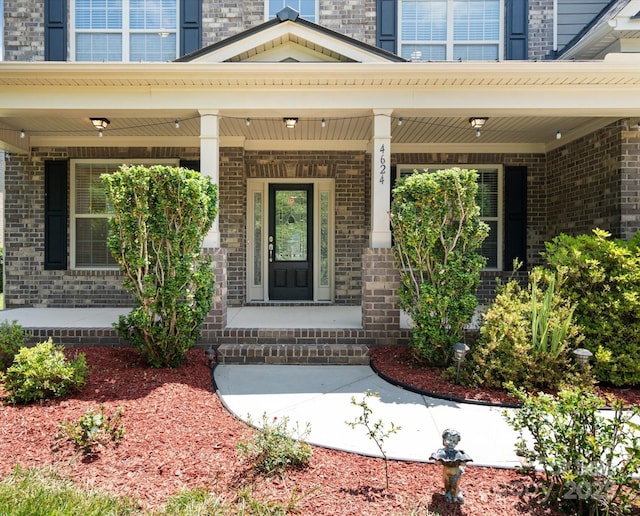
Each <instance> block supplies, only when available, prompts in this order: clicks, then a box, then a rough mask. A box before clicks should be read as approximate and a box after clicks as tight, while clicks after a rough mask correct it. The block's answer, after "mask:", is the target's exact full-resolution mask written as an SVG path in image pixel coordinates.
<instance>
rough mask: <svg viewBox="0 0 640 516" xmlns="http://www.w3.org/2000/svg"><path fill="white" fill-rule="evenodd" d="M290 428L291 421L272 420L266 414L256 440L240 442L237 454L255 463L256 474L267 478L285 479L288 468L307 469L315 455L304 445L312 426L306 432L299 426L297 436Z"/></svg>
mask: <svg viewBox="0 0 640 516" xmlns="http://www.w3.org/2000/svg"><path fill="white" fill-rule="evenodd" d="M288 426H289V418H288V417H286V416H285V417H283V418H280V419H278V418H276V417H274V418H273V419H269V418H268V416H267V414H266V413H265V414H263V415H262V426H261V427H260V428H258V429H256V430H255V431H254V434H253V439H252V440H251V441H241V442H239V443H238V445H237V448H238V451H239V452H240V454H241V455H242V456H244V457H246V458H248V459H249V461H251V462H252V464H253V467H254V469H255V470H256V471H258V472H260V473H264V474H265V475H267V476H273V475H275V474H279V475H280V476H283V475H284V473H285V471H286V470H287V468H304V467H306V466H307V465H308V464H309V460H311V454H312V450H311V446H309V444H308V443H307V442H305V439H306V438H307V437H308V436H309V433H310V432H311V428H310V425H309V424H307V426H306V428H305V430H304V431H303V432H301V431H300V430H299V428H298V427H297V426H296V431H295V435H294V432H293V431H292V430H289V428H288Z"/></svg>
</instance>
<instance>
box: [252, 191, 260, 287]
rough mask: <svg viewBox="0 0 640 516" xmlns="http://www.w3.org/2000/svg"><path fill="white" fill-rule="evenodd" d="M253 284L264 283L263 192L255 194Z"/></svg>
mask: <svg viewBox="0 0 640 516" xmlns="http://www.w3.org/2000/svg"><path fill="white" fill-rule="evenodd" d="M253 284H254V285H262V192H254V194H253Z"/></svg>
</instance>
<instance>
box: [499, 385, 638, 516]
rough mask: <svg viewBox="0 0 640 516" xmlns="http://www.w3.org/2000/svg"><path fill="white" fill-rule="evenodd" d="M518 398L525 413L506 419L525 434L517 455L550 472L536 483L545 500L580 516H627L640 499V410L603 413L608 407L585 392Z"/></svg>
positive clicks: (615, 406)
mask: <svg viewBox="0 0 640 516" xmlns="http://www.w3.org/2000/svg"><path fill="white" fill-rule="evenodd" d="M515 394H516V395H517V396H518V398H519V399H520V401H521V402H522V408H521V409H519V410H516V411H513V412H505V418H506V419H507V422H508V423H509V425H511V426H512V427H513V428H514V429H515V430H516V431H518V432H519V433H520V438H519V440H518V442H517V444H516V450H517V452H518V453H519V454H520V455H524V457H525V458H526V459H527V460H528V461H529V462H530V463H531V464H536V463H537V464H539V465H540V466H541V467H542V468H543V470H544V475H545V476H544V478H543V479H541V477H535V478H537V479H538V481H539V482H542V492H543V494H544V495H545V496H544V498H545V499H546V500H547V501H549V502H550V503H551V504H552V505H554V506H555V507H558V508H560V509H563V510H564V511H566V512H568V513H570V514H574V515H583V514H584V515H587V514H588V515H593V514H598V511H599V510H601V511H602V514H627V513H628V510H629V509H630V508H631V506H632V504H633V503H634V501H635V502H637V499H638V493H640V481H639V480H638V479H637V478H634V475H635V473H636V472H637V471H638V470H639V468H640V426H639V425H638V424H637V423H636V422H634V421H632V418H635V419H636V421H637V418H638V417H640V408H639V407H634V408H632V409H626V410H625V409H624V406H623V403H622V402H621V401H620V400H614V399H610V400H609V403H610V404H611V407H612V410H611V411H610V412H609V413H607V414H603V413H599V412H598V410H599V409H601V408H602V407H603V406H604V403H605V402H604V401H603V400H602V399H601V398H599V397H598V396H595V395H594V394H593V393H591V392H589V391H586V390H583V389H570V390H563V391H560V392H559V393H558V395H557V396H551V395H549V394H543V393H538V394H536V395H528V394H525V393H524V392H523V391H516V392H515ZM526 433H528V434H529V435H530V436H531V439H532V440H528V439H526V438H525V434H526Z"/></svg>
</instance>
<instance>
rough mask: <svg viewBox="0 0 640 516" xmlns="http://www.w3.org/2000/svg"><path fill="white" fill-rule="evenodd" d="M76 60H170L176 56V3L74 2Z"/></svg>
mask: <svg viewBox="0 0 640 516" xmlns="http://www.w3.org/2000/svg"><path fill="white" fill-rule="evenodd" d="M72 6H73V7H72V9H73V12H72V15H71V19H72V24H73V29H72V37H71V44H72V55H73V56H74V59H75V60H76V61H94V62H95V61H98V62H105V61H120V62H122V61H131V62H140V61H172V60H174V59H175V58H176V56H177V53H178V36H177V34H178V33H177V27H178V6H177V0H74V1H73V2H72Z"/></svg>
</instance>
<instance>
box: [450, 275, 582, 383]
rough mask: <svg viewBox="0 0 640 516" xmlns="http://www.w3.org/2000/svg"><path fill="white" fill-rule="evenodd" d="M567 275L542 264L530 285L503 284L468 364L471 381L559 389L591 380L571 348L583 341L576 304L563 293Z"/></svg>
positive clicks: (465, 378) (466, 373) (465, 371)
mask: <svg viewBox="0 0 640 516" xmlns="http://www.w3.org/2000/svg"><path fill="white" fill-rule="evenodd" d="M561 283H562V278H560V280H558V281H556V276H555V274H553V273H550V272H548V271H545V270H543V269H541V268H536V269H534V270H533V271H531V272H530V273H529V282H528V287H527V288H526V289H523V288H522V287H521V286H520V284H519V283H518V282H517V281H515V280H511V281H509V282H508V283H507V284H505V285H499V286H498V293H497V295H496V297H495V300H494V302H493V304H492V305H491V306H490V307H489V308H488V309H487V311H486V312H485V314H484V315H483V319H482V326H481V328H480V337H479V339H478V342H477V343H476V345H475V346H474V348H473V352H472V353H471V357H470V360H469V361H467V362H466V363H465V366H464V369H463V375H462V380H463V381H464V382H465V383H470V384H475V385H484V386H486V387H490V388H503V387H504V386H505V385H506V384H513V385H515V386H518V387H524V388H525V389H527V390H532V389H537V388H552V389H557V388H558V387H560V386H562V385H563V384H566V383H572V382H580V383H583V382H584V381H586V380H587V378H586V377H585V375H588V372H587V373H584V375H583V374H582V373H581V372H580V371H578V370H577V368H576V365H575V363H574V361H573V360H572V356H571V352H572V351H573V350H574V349H575V348H576V347H577V344H578V343H579V342H580V341H581V340H582V335H581V333H580V329H579V327H578V326H577V325H576V324H575V323H574V322H573V311H574V308H573V307H572V306H571V305H569V303H567V302H566V300H564V299H563V298H562V296H560V295H559V290H558V289H559V285H560V284H561Z"/></svg>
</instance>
